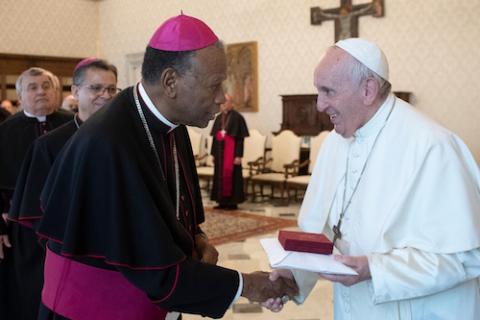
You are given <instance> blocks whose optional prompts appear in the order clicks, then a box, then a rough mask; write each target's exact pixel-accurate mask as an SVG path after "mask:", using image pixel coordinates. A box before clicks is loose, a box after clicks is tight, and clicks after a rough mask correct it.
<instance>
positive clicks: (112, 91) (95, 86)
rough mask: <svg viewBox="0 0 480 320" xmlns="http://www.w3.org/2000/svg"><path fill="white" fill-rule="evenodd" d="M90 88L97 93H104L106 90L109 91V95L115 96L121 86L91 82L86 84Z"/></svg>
mask: <svg viewBox="0 0 480 320" xmlns="http://www.w3.org/2000/svg"><path fill="white" fill-rule="evenodd" d="M85 87H86V88H87V89H88V90H90V92H91V93H93V94H95V95H102V94H104V93H105V91H107V92H108V94H109V95H111V96H114V95H116V94H117V93H119V92H120V91H121V89H120V88H117V87H113V86H112V87H104V86H102V85H101V84H91V85H88V86H85Z"/></svg>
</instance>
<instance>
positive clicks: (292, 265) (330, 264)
mask: <svg viewBox="0 0 480 320" xmlns="http://www.w3.org/2000/svg"><path fill="white" fill-rule="evenodd" d="M260 243H261V244H262V247H263V249H264V250H265V252H266V253H267V256H268V260H269V262H270V265H271V266H272V268H274V269H280V268H283V269H300V270H307V271H313V272H319V273H327V274H339V275H358V273H357V272H356V271H355V270H353V269H352V268H350V267H347V266H346V265H344V264H342V263H340V262H338V261H336V260H335V259H334V258H333V256H332V255H325V254H318V253H308V252H296V251H285V250H284V249H283V247H282V245H281V244H280V242H279V241H278V239H277V238H265V239H261V240H260Z"/></svg>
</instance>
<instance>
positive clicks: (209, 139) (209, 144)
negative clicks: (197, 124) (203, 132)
mask: <svg viewBox="0 0 480 320" xmlns="http://www.w3.org/2000/svg"><path fill="white" fill-rule="evenodd" d="M205 141H206V144H205V152H206V154H207V157H206V160H205V165H206V166H208V167H213V160H212V155H211V154H210V151H212V143H213V137H212V136H208V137H207V138H206V139H205Z"/></svg>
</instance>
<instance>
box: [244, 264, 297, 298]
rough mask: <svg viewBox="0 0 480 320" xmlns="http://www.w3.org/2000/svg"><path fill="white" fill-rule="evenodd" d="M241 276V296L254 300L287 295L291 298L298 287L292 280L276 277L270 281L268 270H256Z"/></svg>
mask: <svg viewBox="0 0 480 320" xmlns="http://www.w3.org/2000/svg"><path fill="white" fill-rule="evenodd" d="M242 276H243V290H242V296H243V297H245V298H247V299H249V300H250V301H254V302H264V301H266V300H268V299H269V298H274V297H283V296H288V297H289V298H292V297H294V296H296V295H297V294H298V287H297V284H296V283H295V281H294V280H292V279H287V278H278V279H277V280H275V281H271V280H270V278H269V276H270V274H269V273H268V272H262V271H257V272H253V273H248V274H245V273H244V274H242Z"/></svg>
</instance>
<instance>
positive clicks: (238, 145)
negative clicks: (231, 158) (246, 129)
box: [234, 138, 245, 158]
mask: <svg viewBox="0 0 480 320" xmlns="http://www.w3.org/2000/svg"><path fill="white" fill-rule="evenodd" d="M244 140H245V139H244V138H236V139H235V151H234V155H235V157H240V158H243V141H244Z"/></svg>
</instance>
